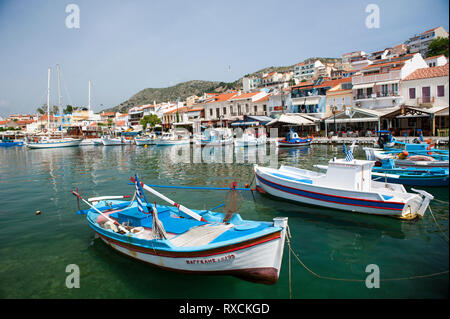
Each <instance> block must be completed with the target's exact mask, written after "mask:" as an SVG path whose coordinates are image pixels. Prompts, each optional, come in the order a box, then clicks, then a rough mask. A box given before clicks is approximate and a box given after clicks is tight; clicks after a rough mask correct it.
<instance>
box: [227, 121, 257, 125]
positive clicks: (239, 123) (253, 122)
mask: <svg viewBox="0 0 450 319" xmlns="http://www.w3.org/2000/svg"><path fill="white" fill-rule="evenodd" d="M258 124H259V122H255V121H251V122H250V121H247V122H244V121H237V122H234V123H231V126H241V125H242V126H245V125H258Z"/></svg>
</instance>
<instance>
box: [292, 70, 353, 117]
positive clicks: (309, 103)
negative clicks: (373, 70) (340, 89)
mask: <svg viewBox="0 0 450 319" xmlns="http://www.w3.org/2000/svg"><path fill="white" fill-rule="evenodd" d="M351 81H352V79H351V78H342V79H336V80H329V79H323V78H319V79H317V80H315V81H314V82H303V83H300V84H298V85H295V86H292V87H291V99H292V107H291V108H290V112H291V113H304V114H307V115H309V116H311V117H314V118H316V119H321V118H323V117H325V116H326V115H327V113H329V110H327V105H326V94H327V91H328V90H329V89H331V88H333V87H335V86H337V85H339V84H343V83H348V84H347V85H351ZM344 86H345V85H344ZM345 88H346V89H347V87H345Z"/></svg>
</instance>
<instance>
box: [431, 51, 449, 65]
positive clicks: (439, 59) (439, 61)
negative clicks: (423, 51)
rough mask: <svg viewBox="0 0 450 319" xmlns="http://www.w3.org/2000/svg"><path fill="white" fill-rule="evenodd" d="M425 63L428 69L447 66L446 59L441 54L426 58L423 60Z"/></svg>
mask: <svg viewBox="0 0 450 319" xmlns="http://www.w3.org/2000/svg"><path fill="white" fill-rule="evenodd" d="M425 62H427V64H428V66H429V67H433V66H441V65H445V64H447V63H448V59H447V57H446V56H445V55H443V54H441V55H436V56H431V57H428V58H426V59H425Z"/></svg>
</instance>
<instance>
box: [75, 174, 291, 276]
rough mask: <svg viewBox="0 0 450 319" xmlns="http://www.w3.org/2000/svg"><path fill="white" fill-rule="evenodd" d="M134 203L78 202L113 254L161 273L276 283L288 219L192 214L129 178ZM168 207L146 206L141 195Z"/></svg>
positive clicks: (106, 199) (109, 199) (99, 199)
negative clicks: (156, 269)
mask: <svg viewBox="0 0 450 319" xmlns="http://www.w3.org/2000/svg"><path fill="white" fill-rule="evenodd" d="M132 181H133V183H134V184H135V186H136V192H135V198H136V200H134V198H133V200H131V201H124V200H119V199H117V198H118V197H119V198H121V196H103V197H96V198H90V199H88V201H87V200H85V199H83V198H82V197H81V196H80V195H79V194H78V193H76V192H74V191H73V192H72V193H73V194H74V195H76V196H77V197H78V198H79V199H81V200H83V201H84V202H85V203H87V204H88V205H89V206H90V209H87V210H84V211H80V210H79V211H78V214H85V215H86V217H87V221H88V223H89V226H90V227H91V228H92V229H93V230H94V231H95V233H96V234H97V235H98V236H99V237H100V238H101V239H102V240H103V241H104V242H105V243H106V244H108V245H110V246H111V247H112V248H113V249H115V250H117V251H119V252H121V253H122V254H125V255H127V256H130V257H133V258H136V259H138V260H141V261H144V262H146V263H149V264H151V265H154V266H158V267H160V268H163V269H166V270H171V271H177V272H185V273H193V274H208V275H211V274H218V275H234V276H237V277H239V278H242V279H245V280H249V281H253V282H259V283H264V284H274V283H275V282H277V280H278V277H279V274H280V268H281V261H282V257H283V249H284V243H285V236H286V229H287V218H284V217H277V218H274V219H273V222H260V221H250V220H243V219H242V218H241V216H240V215H239V214H233V215H231V217H230V216H228V214H223V213H218V212H214V211H211V210H191V209H188V208H186V207H184V206H183V205H180V204H178V203H175V202H174V201H172V200H171V199H169V198H167V197H166V196H164V195H162V194H160V193H158V192H157V191H156V190H154V189H153V188H151V187H149V186H148V185H145V184H143V183H141V182H139V180H138V179H137V177H136V178H132ZM144 189H145V190H147V191H149V192H150V193H152V194H153V195H155V196H157V197H159V198H161V199H163V200H164V201H166V202H168V203H169V204H170V205H173V206H163V205H158V204H156V202H155V204H149V203H148V201H147V199H146V196H145V195H144V191H143V190H144Z"/></svg>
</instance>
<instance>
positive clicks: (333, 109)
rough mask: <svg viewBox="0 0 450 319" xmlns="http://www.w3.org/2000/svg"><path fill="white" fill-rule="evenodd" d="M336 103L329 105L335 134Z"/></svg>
mask: <svg viewBox="0 0 450 319" xmlns="http://www.w3.org/2000/svg"><path fill="white" fill-rule="evenodd" d="M336 109H337V107H336V105H332V106H331V112H333V119H334V134H336Z"/></svg>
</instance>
